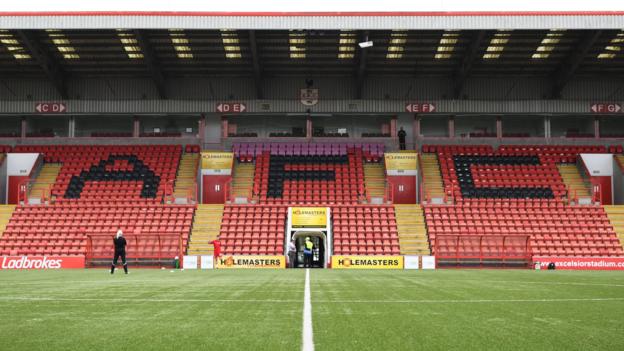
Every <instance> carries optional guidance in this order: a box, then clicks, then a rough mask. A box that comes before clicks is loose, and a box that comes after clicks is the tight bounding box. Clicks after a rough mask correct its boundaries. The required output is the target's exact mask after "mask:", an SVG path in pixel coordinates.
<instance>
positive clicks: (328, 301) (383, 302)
mask: <svg viewBox="0 0 624 351" xmlns="http://www.w3.org/2000/svg"><path fill="white" fill-rule="evenodd" d="M594 301H596V302H600V301H624V298H621V297H606V298H586V299H583V298H579V299H574V298H571V299H499V300H496V299H478V300H325V301H317V302H320V303H368V304H392V303H397V304H402V303H404V304H410V303H497V302H502V303H509V302H594Z"/></svg>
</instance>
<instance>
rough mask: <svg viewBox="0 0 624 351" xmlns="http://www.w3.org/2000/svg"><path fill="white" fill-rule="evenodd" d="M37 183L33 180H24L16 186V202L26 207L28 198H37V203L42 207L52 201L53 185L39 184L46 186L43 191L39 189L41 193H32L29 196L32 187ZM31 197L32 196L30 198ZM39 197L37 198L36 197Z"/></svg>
mask: <svg viewBox="0 0 624 351" xmlns="http://www.w3.org/2000/svg"><path fill="white" fill-rule="evenodd" d="M35 183H37V181H36V180H35V179H24V180H22V181H21V182H20V183H19V184H18V194H17V202H18V203H23V204H24V205H28V204H29V201H30V198H31V197H32V198H37V197H38V198H39V203H40V204H42V205H44V204H46V203H47V201H50V202H51V201H52V187H53V186H54V184H55V183H40V184H47V186H46V187H45V188H44V189H41V193H40V194H38V193H33V194H31V193H30V192H31V189H32V187H33V185H34V184H35ZM31 195H32V196H31ZM37 195H39V196H37Z"/></svg>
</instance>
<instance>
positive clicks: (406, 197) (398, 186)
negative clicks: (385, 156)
mask: <svg viewBox="0 0 624 351" xmlns="http://www.w3.org/2000/svg"><path fill="white" fill-rule="evenodd" d="M387 178H388V181H389V182H390V183H392V189H394V203H395V204H415V203H416V176H387Z"/></svg>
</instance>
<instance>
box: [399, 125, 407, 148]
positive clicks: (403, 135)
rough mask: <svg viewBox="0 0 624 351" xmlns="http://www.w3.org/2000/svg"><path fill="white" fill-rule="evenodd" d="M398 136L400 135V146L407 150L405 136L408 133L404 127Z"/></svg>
mask: <svg viewBox="0 0 624 351" xmlns="http://www.w3.org/2000/svg"><path fill="white" fill-rule="evenodd" d="M397 136H398V137H399V147H400V148H401V150H405V137H406V136H407V133H405V131H404V130H403V127H401V130H399V132H398V133H397Z"/></svg>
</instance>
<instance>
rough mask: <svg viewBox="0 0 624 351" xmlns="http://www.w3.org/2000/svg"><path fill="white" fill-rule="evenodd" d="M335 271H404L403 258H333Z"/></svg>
mask: <svg viewBox="0 0 624 351" xmlns="http://www.w3.org/2000/svg"><path fill="white" fill-rule="evenodd" d="M331 261H332V268H334V269H403V256H332V260H331Z"/></svg>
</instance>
